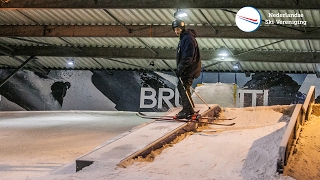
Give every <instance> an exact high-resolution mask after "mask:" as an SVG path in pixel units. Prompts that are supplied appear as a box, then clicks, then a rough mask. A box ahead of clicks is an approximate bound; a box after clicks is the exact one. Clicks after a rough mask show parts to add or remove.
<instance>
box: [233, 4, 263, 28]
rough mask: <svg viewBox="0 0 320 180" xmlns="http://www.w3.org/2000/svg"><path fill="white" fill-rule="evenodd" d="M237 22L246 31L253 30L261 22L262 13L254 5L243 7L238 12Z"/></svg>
mask: <svg viewBox="0 0 320 180" xmlns="http://www.w3.org/2000/svg"><path fill="white" fill-rule="evenodd" d="M236 24H237V26H238V28H239V29H240V30H242V31H244V32H253V31H255V30H256V29H258V28H259V26H260V24H261V14H260V12H259V11H258V10H257V9H256V8H253V7H249V6H247V7H243V8H241V9H240V10H239V11H238V12H237V14H236Z"/></svg>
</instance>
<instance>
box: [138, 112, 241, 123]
mask: <svg viewBox="0 0 320 180" xmlns="http://www.w3.org/2000/svg"><path fill="white" fill-rule="evenodd" d="M137 116H139V117H142V118H147V119H162V118H174V117H175V116H166V115H164V116H149V115H146V114H144V113H142V112H138V113H137ZM199 118H200V119H209V120H217V121H219V120H221V121H225V120H227V121H230V120H234V119H235V118H236V117H232V118H217V117H199Z"/></svg>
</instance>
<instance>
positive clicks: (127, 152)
mask: <svg viewBox="0 0 320 180" xmlns="http://www.w3.org/2000/svg"><path fill="white" fill-rule="evenodd" d="M195 106H196V107H195V110H196V111H198V110H199V114H201V116H203V117H204V116H209V117H216V116H217V115H218V113H219V112H220V111H221V108H220V107H219V106H218V105H215V104H211V105H209V106H210V108H208V106H207V105H205V104H196V105H195ZM180 110H181V108H174V109H170V111H169V112H168V114H166V115H175V114H177V113H178V112H179V111H180ZM195 125H196V124H195V123H185V122H175V121H154V122H152V123H150V124H148V125H146V126H143V127H141V128H139V129H137V130H135V131H133V132H130V133H127V134H125V135H122V136H121V137H120V138H118V139H116V140H114V141H112V142H107V143H105V144H104V145H102V146H100V147H98V148H96V149H95V150H93V151H92V152H90V153H88V154H86V155H84V156H82V157H80V158H78V159H77V160H76V171H79V170H81V169H83V168H84V167H86V166H89V165H91V164H92V163H93V162H95V161H104V162H106V163H107V164H108V165H110V166H123V164H124V163H125V162H126V161H128V160H130V159H132V158H135V157H137V156H144V155H147V154H149V153H150V152H151V151H152V150H154V149H157V148H160V147H162V146H163V145H164V144H167V143H168V142H170V141H172V140H173V139H174V138H175V137H176V136H178V135H179V134H182V133H184V132H187V131H191V130H194V129H195V128H196V127H195Z"/></svg>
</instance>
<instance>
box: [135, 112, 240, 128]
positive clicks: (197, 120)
mask: <svg viewBox="0 0 320 180" xmlns="http://www.w3.org/2000/svg"><path fill="white" fill-rule="evenodd" d="M137 116H139V117H142V118H146V119H154V120H155V121H178V122H193V123H201V124H212V125H220V126H233V125H235V124H236V123H218V122H202V121H199V120H200V119H209V118H207V117H205V118H202V117H198V118H197V119H195V120H192V119H177V118H174V116H148V115H145V114H143V113H141V112H139V113H137ZM212 119H214V118H212ZM214 120H222V119H214Z"/></svg>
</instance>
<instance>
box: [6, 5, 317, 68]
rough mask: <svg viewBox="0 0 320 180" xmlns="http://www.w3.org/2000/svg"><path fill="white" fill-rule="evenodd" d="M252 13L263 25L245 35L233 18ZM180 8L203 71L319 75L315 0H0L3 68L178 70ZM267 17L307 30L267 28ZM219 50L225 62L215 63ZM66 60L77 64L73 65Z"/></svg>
mask: <svg viewBox="0 0 320 180" xmlns="http://www.w3.org/2000/svg"><path fill="white" fill-rule="evenodd" d="M244 6H253V7H255V8H257V9H258V10H259V12H260V14H261V17H262V20H263V22H262V24H261V26H260V27H259V28H258V29H257V30H256V31H254V32H250V33H247V32H243V31H241V30H240V29H239V28H238V27H237V26H236V23H235V14H236V13H237V11H238V10H239V9H241V8H242V7H244ZM177 8H179V9H182V10H184V11H185V12H186V13H187V14H188V17H185V18H184V19H183V20H184V21H185V22H186V25H187V28H191V29H195V30H196V32H197V34H198V37H197V41H198V44H199V47H200V50H201V52H200V53H201V57H202V63H203V69H204V71H224V72H234V71H236V70H235V69H234V68H233V65H234V64H235V63H238V64H239V65H240V69H239V70H237V71H241V72H286V73H318V72H319V71H320V67H318V63H320V11H319V9H320V1H318V0H304V1H299V0H296V1H294V0H282V1H278V0H270V1H267V2H262V1H259V2H258V1H256V0H237V1H236V0H231V1H227V2H226V1H218V0H217V1H212V0H186V1H179V0H176V1H172V0H161V1H159V0H157V1H156V0H148V1H147V0H131V1H127V0H117V1H111V0H105V1H100V0H82V1H79V0H69V1H57V0H46V1H41V0H30V1H24V0H0V68H11V69H12V68H13V69H22V68H28V69H32V70H34V71H38V72H43V73H47V72H48V71H49V70H52V69H87V70H93V69H105V70H112V69H121V70H131V69H151V70H165V71H170V69H174V68H175V51H176V50H175V49H176V46H177V44H178V38H177V37H176V36H175V34H174V32H173V31H172V28H171V23H172V21H173V20H174V17H173V14H174V13H175V12H176V10H177ZM269 13H274V14H277V13H280V14H284V13H287V14H295V13H297V14H303V17H299V18H292V17H289V18H288V17H283V18H280V19H281V20H284V21H292V20H295V21H306V25H303V24H300V25H280V24H274V25H269V24H266V21H268V20H273V21H276V20H277V19H279V18H277V17H270V14H269ZM221 50H225V51H226V52H228V54H229V56H228V57H224V58H222V57H220V56H219V55H218V54H219V53H220V52H221ZM69 60H73V61H74V62H75V64H74V65H72V66H70V65H68V64H67V62H68V61H69Z"/></svg>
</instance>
